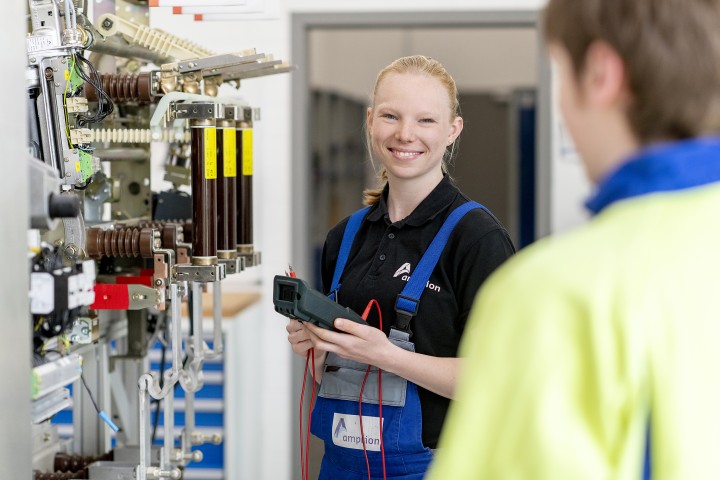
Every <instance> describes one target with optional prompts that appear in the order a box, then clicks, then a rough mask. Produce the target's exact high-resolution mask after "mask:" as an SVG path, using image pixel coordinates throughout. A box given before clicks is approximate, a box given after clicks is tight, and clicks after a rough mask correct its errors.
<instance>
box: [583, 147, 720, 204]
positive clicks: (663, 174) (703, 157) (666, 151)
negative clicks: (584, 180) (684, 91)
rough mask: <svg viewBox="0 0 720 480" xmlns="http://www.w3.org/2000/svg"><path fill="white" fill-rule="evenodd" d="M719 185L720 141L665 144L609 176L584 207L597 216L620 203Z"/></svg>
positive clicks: (636, 155) (624, 164)
mask: <svg viewBox="0 0 720 480" xmlns="http://www.w3.org/2000/svg"><path fill="white" fill-rule="evenodd" d="M718 181H720V137H705V138H695V139H690V140H682V141H677V142H672V143H663V144H659V145H654V146H651V147H648V148H645V149H643V150H641V151H639V152H638V153H636V154H635V155H633V156H632V157H630V158H629V159H628V161H627V162H625V163H623V164H622V165H621V166H620V167H618V168H617V170H615V171H614V172H612V173H610V174H609V175H607V176H606V177H605V179H604V180H602V181H601V182H600V183H599V185H598V190H597V192H596V193H595V195H593V196H592V197H591V198H590V199H589V200H588V201H587V202H586V203H585V206H586V207H587V208H588V210H590V211H591V212H592V214H593V215H595V214H597V213H599V212H600V211H601V210H603V209H604V208H605V207H607V206H608V205H610V204H612V203H614V202H616V201H618V200H624V199H626V198H632V197H637V196H639V195H646V194H649V193H654V192H667V191H672V190H682V189H685V188H692V187H699V186H702V185H706V184H708V183H712V182H718Z"/></svg>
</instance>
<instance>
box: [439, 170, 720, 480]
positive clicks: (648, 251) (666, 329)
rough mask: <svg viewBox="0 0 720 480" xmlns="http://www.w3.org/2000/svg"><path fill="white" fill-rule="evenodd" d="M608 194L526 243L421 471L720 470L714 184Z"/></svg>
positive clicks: (598, 475)
mask: <svg viewBox="0 0 720 480" xmlns="http://www.w3.org/2000/svg"><path fill="white" fill-rule="evenodd" d="M717 185H718V184H711V185H710V186H705V187H699V188H692V189H689V190H683V191H677V192H670V193H657V194H651V195H645V196H641V197H636V198H632V199H629V200H624V201H620V202H617V203H615V204H613V205H611V206H609V207H608V208H607V209H605V210H603V211H602V212H601V213H600V214H599V215H598V216H596V217H595V218H594V219H593V220H591V221H590V222H589V224H587V225H586V226H584V227H582V228H579V229H578V230H576V231H574V232H571V233H569V234H565V235H560V236H557V237H553V238H551V239H547V240H544V241H540V242H538V243H536V244H535V245H533V246H531V247H529V248H527V249H526V250H524V251H522V252H520V253H519V254H518V255H516V256H515V257H514V258H511V259H510V261H509V262H507V263H506V264H505V266H504V267H503V268H501V269H500V270H498V272H496V274H495V275H494V276H493V277H491V279H490V280H489V281H488V283H486V286H485V287H484V288H483V289H482V291H481V294H480V295H479V298H478V300H477V302H476V304H475V306H474V308H473V313H472V314H471V318H470V319H469V323H468V327H467V329H466V331H465V335H464V338H463V341H462V344H461V350H460V355H461V356H462V357H465V360H464V364H463V367H462V372H461V378H460V383H459V387H458V391H457V395H456V401H455V402H454V404H453V406H452V407H451V409H450V413H449V417H448V419H447V421H446V423H445V427H444V430H443V434H442V436H441V439H440V444H439V450H438V452H437V456H436V461H435V463H434V464H433V466H432V467H431V470H430V473H429V476H428V477H427V478H429V479H430V480H464V479H488V480H499V479H503V480H504V479H508V480H510V479H532V480H546V479H547V480H564V479H572V480H593V479H619V480H639V479H640V478H641V476H642V463H643V460H644V452H645V447H646V438H647V437H646V435H647V432H648V420H649V419H650V422H649V425H650V439H651V444H652V452H653V453H652V472H653V475H652V477H653V480H658V479H660V480H664V479H679V480H694V479H710V478H720V187H718V186H717Z"/></svg>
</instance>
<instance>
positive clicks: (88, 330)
mask: <svg viewBox="0 0 720 480" xmlns="http://www.w3.org/2000/svg"><path fill="white" fill-rule="evenodd" d="M80 332H81V333H82V334H83V335H87V334H89V333H90V329H89V328H87V327H83V328H81V329H80Z"/></svg>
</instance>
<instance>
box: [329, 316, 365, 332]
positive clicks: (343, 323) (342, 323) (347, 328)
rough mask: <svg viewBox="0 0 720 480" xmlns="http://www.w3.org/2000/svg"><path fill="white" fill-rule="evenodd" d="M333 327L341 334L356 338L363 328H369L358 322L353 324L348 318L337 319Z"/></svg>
mask: <svg viewBox="0 0 720 480" xmlns="http://www.w3.org/2000/svg"><path fill="white" fill-rule="evenodd" d="M333 325H334V326H335V328H337V329H338V330H340V331H341V332H345V333H349V334H351V335H356V336H359V335H360V333H361V332H362V330H363V328H365V327H366V326H367V325H362V324H360V323H357V322H353V321H352V320H348V319H347V318H336V319H335V322H334V323H333Z"/></svg>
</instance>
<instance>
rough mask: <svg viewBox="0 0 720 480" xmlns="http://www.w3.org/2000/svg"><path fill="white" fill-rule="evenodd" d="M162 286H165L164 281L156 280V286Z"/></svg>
mask: <svg viewBox="0 0 720 480" xmlns="http://www.w3.org/2000/svg"><path fill="white" fill-rule="evenodd" d="M162 284H163V281H162V280H160V279H159V278H158V279H157V280H155V285H157V286H158V287H160V286H162Z"/></svg>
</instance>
